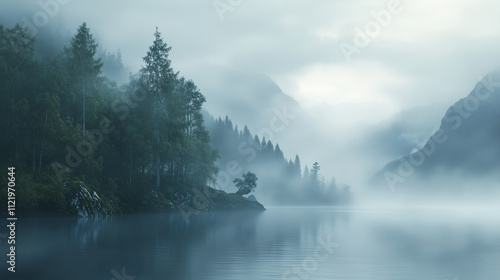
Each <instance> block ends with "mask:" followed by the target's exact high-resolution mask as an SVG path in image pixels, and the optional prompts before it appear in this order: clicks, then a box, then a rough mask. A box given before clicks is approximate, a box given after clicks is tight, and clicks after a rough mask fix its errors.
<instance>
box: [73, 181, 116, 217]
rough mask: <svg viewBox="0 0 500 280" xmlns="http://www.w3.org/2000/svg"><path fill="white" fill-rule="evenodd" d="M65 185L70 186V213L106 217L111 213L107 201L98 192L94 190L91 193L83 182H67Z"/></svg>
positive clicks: (80, 215)
mask: <svg viewBox="0 0 500 280" xmlns="http://www.w3.org/2000/svg"><path fill="white" fill-rule="evenodd" d="M64 186H65V187H67V188H68V191H67V192H66V201H67V203H68V205H67V208H68V209H69V212H70V214H76V215H78V217H85V218H87V217H106V216H108V215H109V214H111V211H110V209H109V207H108V205H107V203H106V202H104V200H102V199H101V198H100V197H99V195H98V194H97V192H95V191H93V192H92V194H90V192H89V190H88V189H87V187H85V186H84V185H83V184H82V183H73V182H65V183H64Z"/></svg>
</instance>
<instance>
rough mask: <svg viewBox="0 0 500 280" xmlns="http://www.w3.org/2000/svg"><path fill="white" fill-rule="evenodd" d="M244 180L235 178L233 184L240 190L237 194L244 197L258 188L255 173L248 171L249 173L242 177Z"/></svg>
mask: <svg viewBox="0 0 500 280" xmlns="http://www.w3.org/2000/svg"><path fill="white" fill-rule="evenodd" d="M242 178H243V179H240V178H235V179H234V180H233V183H234V185H235V187H236V188H237V189H238V191H237V192H236V193H237V194H240V195H244V194H249V193H251V192H252V191H254V190H255V188H256V187H257V176H256V175H255V173H252V172H250V171H248V172H247V173H245V174H243V175H242Z"/></svg>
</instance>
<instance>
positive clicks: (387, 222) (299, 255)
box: [0, 207, 500, 280]
mask: <svg viewBox="0 0 500 280" xmlns="http://www.w3.org/2000/svg"><path fill="white" fill-rule="evenodd" d="M1 241H2V242H1V243H0V245H1V248H2V252H6V250H7V249H6V242H5V239H1ZM16 245H17V264H16V271H17V272H16V273H15V275H13V273H9V274H7V275H8V276H9V277H8V278H5V277H3V276H2V277H1V279H24V280H31V279H40V280H44V279H47V280H49V279H50V280H58V279H65V280H71V279H75V280H79V279H82V280H83V279H85V280H88V279H94V280H96V279H103V280H110V279H111V280H113V279H115V280H149V279H174V280H183V279H214V280H215V279H217V280H225V279H252V280H253V279H328V280H332V279H359V280H361V279H365V280H376V279H385V280H388V279H399V280H410V279H411V280H413V279H414V280H425V279H435V280H444V279H449V280H455V279H456V280H483V279H484V280H486V279H488V280H492V279H500V223H499V218H498V211H493V210H488V209H482V210H478V209H467V210H464V209H463V208H462V210H460V211H457V210H453V209H444V208H414V209H412V208H407V209H404V210H401V209H399V210H395V209H390V208H387V209H385V210H380V209H379V210H377V211H372V210H370V209H362V208H350V209H349V208H345V209H342V208H326V207H318V208H308V207H303V208H286V207H283V208H269V209H268V210H267V211H265V212H261V213H248V212H232V213H210V214H204V215H198V216H191V217H190V219H189V223H187V221H186V220H185V219H184V218H183V217H182V216H181V215H179V214H150V215H147V214H141V215H131V216H119V217H109V218H106V219H76V218H22V219H19V220H18V228H17V244H16ZM3 256H4V259H5V260H6V257H5V254H3ZM3 263H4V265H3V267H4V268H3V271H2V272H1V274H0V275H5V274H6V270H7V265H6V264H5V262H3ZM13 276H15V277H13Z"/></svg>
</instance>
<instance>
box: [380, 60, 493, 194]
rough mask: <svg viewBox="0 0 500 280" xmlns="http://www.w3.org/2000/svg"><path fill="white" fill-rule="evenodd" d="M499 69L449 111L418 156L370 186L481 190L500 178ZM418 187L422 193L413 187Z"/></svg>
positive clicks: (389, 169) (392, 168) (389, 168)
mask: <svg viewBox="0 0 500 280" xmlns="http://www.w3.org/2000/svg"><path fill="white" fill-rule="evenodd" d="M499 171H500V70H497V71H494V72H492V73H490V74H488V75H487V76H486V77H484V78H483V79H481V81H479V82H478V83H477V85H476V86H475V88H474V89H473V90H472V92H471V93H470V94H469V95H468V96H467V97H465V98H463V99H461V100H459V101H458V102H456V103H455V104H454V105H453V106H451V107H450V108H449V109H448V111H447V112H446V114H445V115H444V117H443V119H442V121H441V126H440V128H439V129H438V130H437V131H436V132H435V133H434V134H433V135H432V136H431V137H430V139H429V140H428V141H427V143H426V144H425V145H424V146H423V147H422V148H421V149H420V150H418V151H416V152H414V153H411V154H409V155H407V156H405V157H402V158H400V159H398V160H395V161H392V162H390V163H389V164H387V165H386V166H385V167H384V168H383V169H382V170H381V171H379V172H378V173H377V174H376V175H375V176H374V178H373V180H372V183H373V184H375V185H376V186H377V187H379V188H380V187H382V188H383V187H386V189H387V190H392V191H396V190H404V189H406V190H409V191H417V192H418V191H420V190H435V188H436V186H438V185H439V187H438V188H439V190H449V189H453V190H456V189H477V188H479V186H474V181H477V180H479V179H480V180H483V179H485V180H493V182H497V186H498V185H500V184H498V182H499V179H500V172H499ZM416 185H418V186H419V190H416V189H415V188H413V187H414V186H416Z"/></svg>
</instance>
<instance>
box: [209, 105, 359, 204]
mask: <svg viewBox="0 0 500 280" xmlns="http://www.w3.org/2000/svg"><path fill="white" fill-rule="evenodd" d="M203 112H204V115H205V120H206V123H207V128H208V130H209V131H210V135H211V136H212V137H211V138H210V143H211V145H212V147H215V148H216V149H217V150H218V151H219V153H220V159H219V160H218V161H217V165H218V166H219V169H220V172H219V180H218V181H217V184H218V187H219V188H222V189H224V188H226V187H227V186H228V185H231V180H230V178H233V177H237V176H238V175H239V173H242V172H244V171H245V170H251V171H253V172H255V173H256V174H257V176H258V177H259V185H260V186H261V187H259V188H258V190H257V192H258V193H259V197H258V198H259V199H262V200H266V201H269V202H271V203H272V204H274V205H317V204H319V205H332V204H345V203H349V202H350V201H351V199H352V198H351V192H350V187H349V186H347V185H344V184H338V183H337V182H336V180H335V178H331V179H330V180H327V179H325V178H324V176H323V175H322V173H321V167H320V165H319V163H318V162H315V163H313V164H312V166H311V168H309V167H308V166H307V165H305V166H304V167H302V165H301V162H300V157H299V156H298V155H296V156H295V158H294V159H293V160H292V159H286V158H285V156H284V154H283V151H282V150H281V148H280V145H279V144H278V143H277V144H273V143H272V142H271V141H270V140H266V138H265V137H263V138H262V139H260V138H259V136H257V135H252V133H251V132H250V130H249V129H248V128H247V126H245V127H244V128H243V129H242V130H240V129H239V128H238V126H237V125H233V123H232V121H231V120H230V119H229V117H227V116H226V117H225V119H222V118H214V117H212V116H210V115H209V114H208V112H206V111H203Z"/></svg>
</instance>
